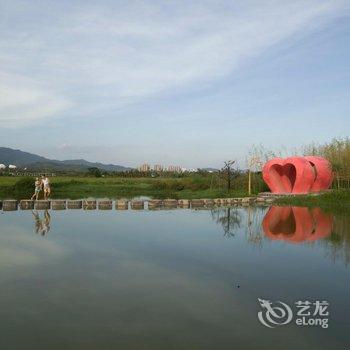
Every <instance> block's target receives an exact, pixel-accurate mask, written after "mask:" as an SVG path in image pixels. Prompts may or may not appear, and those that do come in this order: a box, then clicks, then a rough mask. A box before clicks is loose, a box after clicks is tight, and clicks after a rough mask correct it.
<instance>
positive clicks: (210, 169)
mask: <svg viewBox="0 0 350 350" xmlns="http://www.w3.org/2000/svg"><path fill="white" fill-rule="evenodd" d="M201 170H204V171H209V172H215V171H219V169H215V168H201Z"/></svg>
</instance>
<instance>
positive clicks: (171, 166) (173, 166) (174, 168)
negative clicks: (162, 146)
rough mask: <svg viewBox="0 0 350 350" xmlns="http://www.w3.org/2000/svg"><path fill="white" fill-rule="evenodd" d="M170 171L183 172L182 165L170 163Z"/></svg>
mask: <svg viewBox="0 0 350 350" xmlns="http://www.w3.org/2000/svg"><path fill="white" fill-rule="evenodd" d="M168 171H169V172H172V173H181V167H180V166H177V165H169V166H168Z"/></svg>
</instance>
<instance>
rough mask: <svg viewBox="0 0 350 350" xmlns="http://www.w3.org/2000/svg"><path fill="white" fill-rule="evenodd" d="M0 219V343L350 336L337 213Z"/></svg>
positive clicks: (237, 343)
mask: <svg viewBox="0 0 350 350" xmlns="http://www.w3.org/2000/svg"><path fill="white" fill-rule="evenodd" d="M0 224H1V225H0V281H1V288H0V310H1V319H0V327H1V333H0V347H1V349H4V350H12V349H13V350H22V349H26V350H31V349H36V350H41V349H49V350H56V349H57V350H58V349H60V350H62V349H65V350H70V349H75V350H79V349H84V350H90V349H91V350H92V349H98V350H104V349H138V350H139V349H152V350H156V349H176V350H181V349H189V350H196V349H201V350H202V349H213V348H215V349H219V350H220V349H234V348H237V349H274V348H284V349H293V350H294V349H308V350H310V349H311V350H312V349H327V350H328V349H337V350H338V349H349V348H350V332H349V331H350V317H349V315H350V302H349V300H350V264H349V263H350V219H349V217H348V216H346V215H330V214H326V213H324V212H323V211H322V210H320V209H318V208H315V209H313V210H309V209H307V208H291V207H284V208H283V207H271V208H263V207H261V208H259V207H248V208H216V209H212V210H189V209H175V210H139V211H137V210H127V211H118V210H108V211H98V210H93V211H84V210H64V211H47V212H45V211H38V212H36V211H33V212H32V211H14V212H6V213H3V212H1V214H0ZM259 299H260V300H259ZM302 309H303V310H302ZM314 313H315V315H314ZM299 314H300V315H299ZM303 314H304V315H305V314H306V315H307V316H304V318H303V317H302V315H303ZM297 319H300V320H304V321H297ZM310 319H311V320H313V321H309V320H310ZM317 319H319V320H321V321H322V320H326V321H325V322H324V323H323V325H324V326H323V327H322V324H321V323H317V322H318V321H317ZM305 320H306V321H305ZM321 321H320V322H321ZM297 322H306V324H305V325H300V324H297ZM308 322H309V323H308ZM322 322H323V321H322ZM313 323H315V324H313Z"/></svg>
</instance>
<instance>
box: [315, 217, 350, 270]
mask: <svg viewBox="0 0 350 350" xmlns="http://www.w3.org/2000/svg"><path fill="white" fill-rule="evenodd" d="M321 244H322V245H324V246H325V247H326V248H327V252H326V255H327V256H328V257H329V258H330V259H331V260H332V261H337V260H341V261H343V262H344V263H345V265H348V264H349V263H350V217H349V216H348V215H346V214H343V215H335V216H334V221H333V230H332V234H331V235H330V236H329V237H327V238H325V239H324V240H322V241H321Z"/></svg>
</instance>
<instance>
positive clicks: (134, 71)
mask: <svg viewBox="0 0 350 350" xmlns="http://www.w3.org/2000/svg"><path fill="white" fill-rule="evenodd" d="M345 6H346V2H344V1H319V0H310V1H305V0H299V1H264V2H261V1H248V2H247V1H241V2H235V4H234V5H231V4H230V2H227V3H225V2H217V1H204V2H197V1H187V2H181V1H180V2H179V1H177V2H174V3H170V2H169V3H168V2H167V3H161V4H159V5H156V3H155V2H154V1H149V2H127V3H125V4H124V5H121V4H118V5H111V4H103V3H100V5H96V6H94V7H89V6H88V5H85V2H81V3H80V4H79V6H73V5H68V4H66V5H64V6H63V5H57V6H56V7H57V8H56V7H55V6H54V3H53V5H52V6H48V8H45V7H44V8H40V9H38V7H36V6H32V7H29V6H28V7H26V6H25V5H23V3H22V6H21V7H19V9H16V7H14V6H13V2H12V4H11V6H8V7H6V6H4V11H5V12H6V10H8V13H7V16H6V19H7V21H6V23H7V26H6V27H5V30H4V31H3V34H2V35H0V45H1V53H0V73H1V72H2V74H6V75H7V76H12V77H14V82H15V83H14V84H15V85H14V84H13V85H11V86H8V85H6V84H5V86H3V85H0V89H1V90H0V93H2V96H3V97H2V98H1V100H0V126H22V125H23V124H27V123H31V122H37V121H38V120H41V119H43V118H47V117H51V116H55V115H57V114H58V113H59V112H61V113H65V115H69V114H72V113H73V111H74V114H75V115H79V114H83V113H86V112H87V111H89V110H92V109H94V110H95V111H96V108H101V109H103V106H104V105H106V106H108V108H111V106H125V105H127V104H130V103H133V102H139V101H140V100H142V99H145V98H151V97H152V98H154V97H156V96H157V95H159V94H161V93H163V92H171V91H172V90H174V89H175V90H176V89H193V88H198V87H200V86H202V84H208V83H211V82H212V81H215V80H217V79H220V78H222V77H224V76H226V75H227V74H232V72H234V71H235V70H237V69H239V68H240V67H242V66H244V64H246V63H247V62H249V61H250V60H253V59H255V58H256V57H258V56H259V55H260V54H261V53H262V52H264V51H265V50H267V49H269V48H271V47H273V46H274V45H276V44H279V43H282V42H284V41H285V40H287V39H289V38H291V37H293V36H294V35H296V34H298V35H303V34H304V33H308V32H310V30H313V29H317V28H319V27H320V26H322V25H324V24H325V23H327V22H328V21H330V20H332V19H334V18H335V17H336V16H338V15H339V14H340V13H341V11H342V10H344V8H345ZM16 18H17V19H16ZM19 21H20V23H19ZM24 81H25V82H26V83H24ZM28 81H30V82H31V84H28ZM96 106H98V107H96Z"/></svg>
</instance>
